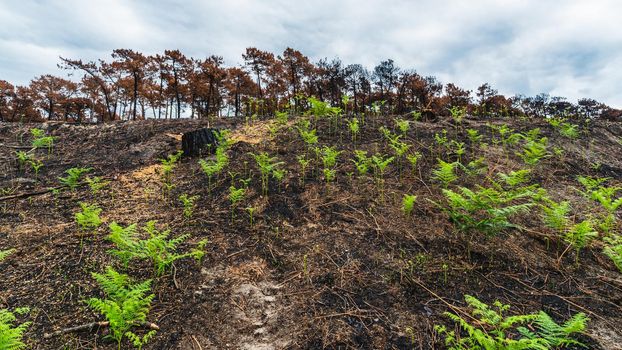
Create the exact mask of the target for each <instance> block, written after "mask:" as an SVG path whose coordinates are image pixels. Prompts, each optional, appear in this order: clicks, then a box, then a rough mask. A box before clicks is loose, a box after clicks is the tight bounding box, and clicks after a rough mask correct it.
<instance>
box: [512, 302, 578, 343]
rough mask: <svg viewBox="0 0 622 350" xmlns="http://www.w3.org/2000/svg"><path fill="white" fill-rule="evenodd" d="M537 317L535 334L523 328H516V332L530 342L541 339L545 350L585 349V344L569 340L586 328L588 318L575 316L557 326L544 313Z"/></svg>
mask: <svg viewBox="0 0 622 350" xmlns="http://www.w3.org/2000/svg"><path fill="white" fill-rule="evenodd" d="M537 315H538V317H537V318H536V319H535V321H534V326H535V327H536V328H537V330H536V331H535V332H532V331H530V330H528V329H527V328H525V327H518V328H517V331H518V332H519V333H520V334H521V335H523V336H524V337H525V338H527V339H530V340H536V339H543V340H544V341H545V343H546V346H547V349H559V348H560V347H568V346H580V347H586V346H585V344H583V343H581V342H579V341H577V340H575V339H572V338H571V336H572V335H573V334H575V333H581V332H583V331H584V330H585V328H586V327H587V322H588V321H589V318H587V316H586V315H585V314H584V313H581V312H580V313H578V314H575V315H574V316H572V317H571V318H570V319H569V320H567V321H566V322H564V323H562V324H561V325H560V324H557V322H555V321H554V320H553V319H552V318H551V316H549V315H548V314H547V313H546V312H544V311H540V312H538V314H537Z"/></svg>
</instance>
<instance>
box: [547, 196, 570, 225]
mask: <svg viewBox="0 0 622 350" xmlns="http://www.w3.org/2000/svg"><path fill="white" fill-rule="evenodd" d="M545 202H546V203H545V204H542V205H541V208H542V220H543V221H544V224H545V225H546V227H548V228H551V229H553V230H555V231H557V232H559V233H563V232H564V231H565V230H566V228H567V227H568V226H569V223H570V218H569V217H568V215H569V214H570V210H571V207H570V203H569V202H567V201H562V202H559V203H558V202H555V201H552V200H550V199H549V200H546V201H545Z"/></svg>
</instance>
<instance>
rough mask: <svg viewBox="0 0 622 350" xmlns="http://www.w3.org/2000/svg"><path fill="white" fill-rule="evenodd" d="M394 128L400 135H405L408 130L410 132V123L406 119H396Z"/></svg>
mask: <svg viewBox="0 0 622 350" xmlns="http://www.w3.org/2000/svg"><path fill="white" fill-rule="evenodd" d="M395 126H396V127H397V129H398V130H399V131H400V133H401V134H402V135H406V134H407V133H408V130H410V121H408V120H406V119H401V118H396V119H395Z"/></svg>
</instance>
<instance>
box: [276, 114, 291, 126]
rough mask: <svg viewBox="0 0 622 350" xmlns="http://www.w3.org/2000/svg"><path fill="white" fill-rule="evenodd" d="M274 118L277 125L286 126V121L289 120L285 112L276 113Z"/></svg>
mask: <svg viewBox="0 0 622 350" xmlns="http://www.w3.org/2000/svg"><path fill="white" fill-rule="evenodd" d="M274 117H275V119H276V122H277V124H278V125H285V124H287V120H288V119H289V113H288V112H287V111H282V112H279V111H276V113H275V114H274Z"/></svg>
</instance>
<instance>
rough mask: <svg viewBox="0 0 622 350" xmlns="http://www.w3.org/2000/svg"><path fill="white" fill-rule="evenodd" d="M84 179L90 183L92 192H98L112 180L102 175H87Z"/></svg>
mask: <svg viewBox="0 0 622 350" xmlns="http://www.w3.org/2000/svg"><path fill="white" fill-rule="evenodd" d="M84 181H86V183H87V184H88V185H89V188H90V189H91V193H93V194H97V193H98V192H99V191H100V190H102V189H103V188H104V187H106V186H107V185H108V184H109V183H110V181H104V180H103V179H102V178H101V177H100V176H95V177H90V176H87V177H86V178H85V179H84Z"/></svg>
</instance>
